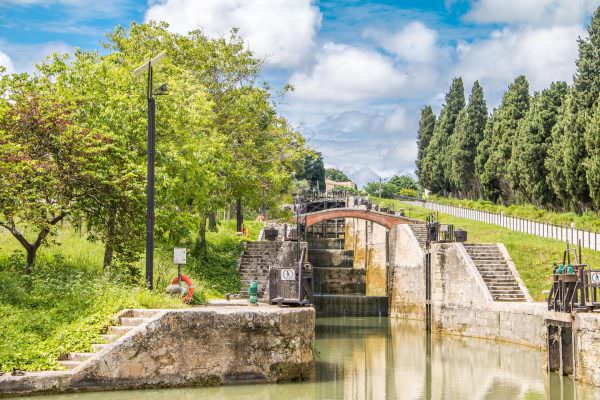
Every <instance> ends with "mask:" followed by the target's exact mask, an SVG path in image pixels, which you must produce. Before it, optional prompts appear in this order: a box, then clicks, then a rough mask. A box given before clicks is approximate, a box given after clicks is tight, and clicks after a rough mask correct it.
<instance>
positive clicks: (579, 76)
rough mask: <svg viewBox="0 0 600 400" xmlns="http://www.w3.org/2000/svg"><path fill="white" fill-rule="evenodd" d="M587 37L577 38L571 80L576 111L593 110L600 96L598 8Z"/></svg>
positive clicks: (599, 12) (599, 14) (599, 21)
mask: <svg viewBox="0 0 600 400" xmlns="http://www.w3.org/2000/svg"><path fill="white" fill-rule="evenodd" d="M587 30H588V37H587V38H579V40H578V44H579V57H578V59H577V60H576V61H575V64H576V65H577V72H576V73H575V77H574V79H573V87H574V89H575V106H576V109H577V110H588V111H591V110H593V109H594V105H595V104H596V102H597V101H598V96H599V95H600V7H598V8H596V11H595V12H594V15H593V16H592V19H591V21H590V25H589V26H588V29H587Z"/></svg>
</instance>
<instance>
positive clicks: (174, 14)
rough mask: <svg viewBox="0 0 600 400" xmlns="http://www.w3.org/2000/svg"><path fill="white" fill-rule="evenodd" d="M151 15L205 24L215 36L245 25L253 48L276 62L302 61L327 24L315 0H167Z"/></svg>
mask: <svg viewBox="0 0 600 400" xmlns="http://www.w3.org/2000/svg"><path fill="white" fill-rule="evenodd" d="M146 20H147V21H148V20H161V21H166V22H168V23H169V24H170V25H171V28H172V29H173V31H175V32H178V33H187V32H189V31H191V30H194V29H198V28H201V29H202V30H203V31H204V32H205V33H206V34H208V35H210V36H223V35H227V34H228V32H229V31H230V30H231V29H232V28H239V30H240V34H241V35H242V37H243V38H244V40H246V41H247V43H248V45H249V48H250V49H252V50H253V51H255V52H256V53H257V54H258V55H259V56H260V57H265V61H266V63H267V64H269V65H273V66H280V67H285V66H297V65H299V64H301V63H302V62H303V61H304V59H305V58H306V57H307V56H308V55H309V53H310V50H311V49H312V47H313V46H314V41H315V36H316V33H317V31H318V29H319V27H320V24H321V14H320V12H319V9H318V7H316V6H315V5H313V4H312V1H311V0H201V1H199V0H163V1H159V2H157V3H154V4H153V5H151V7H150V8H149V9H148V11H147V13H146Z"/></svg>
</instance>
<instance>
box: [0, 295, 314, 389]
mask: <svg viewBox="0 0 600 400" xmlns="http://www.w3.org/2000/svg"><path fill="white" fill-rule="evenodd" d="M314 326H315V311H314V309H313V308H310V307H305V308H279V307H273V306H260V307H250V306H245V307H244V306H239V307H223V306H221V307H210V306H209V307H198V308H193V309H184V310H164V311H162V312H160V313H158V314H157V315H156V316H155V317H154V318H152V319H151V320H150V321H149V322H147V323H145V324H144V325H140V326H138V327H136V329H134V330H132V331H130V332H129V333H127V334H125V335H124V336H123V337H121V338H120V339H119V340H117V341H116V342H113V343H110V344H109V345H108V346H106V347H105V348H104V349H103V350H102V351H100V352H98V353H97V354H96V355H94V357H93V358H91V359H89V360H88V361H87V362H86V363H85V364H83V365H81V366H80V367H77V368H75V369H73V370H70V371H58V372H47V373H37V374H26V375H25V376H14V377H13V376H2V377H0V396H2V395H4V396H7V395H17V394H20V395H23V394H31V393H43V392H46V393H47V392H64V391H79V390H107V389H127V388H145V387H166V386H171V387H172V386H191V385H219V384H228V383H244V382H282V381H289V380H299V379H305V378H310V377H312V375H313V373H314V365H313V344H314Z"/></svg>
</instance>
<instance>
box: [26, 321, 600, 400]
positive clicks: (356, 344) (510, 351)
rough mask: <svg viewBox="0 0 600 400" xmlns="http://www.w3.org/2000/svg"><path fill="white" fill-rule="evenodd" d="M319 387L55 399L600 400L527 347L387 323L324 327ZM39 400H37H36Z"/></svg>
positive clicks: (320, 334)
mask: <svg viewBox="0 0 600 400" xmlns="http://www.w3.org/2000/svg"><path fill="white" fill-rule="evenodd" d="M315 352H316V356H317V362H316V367H315V368H316V377H317V378H316V380H315V381H314V382H302V383H291V384H282V385H243V386H227V387H214V388H184V389H169V390H145V391H123V392H110V393H107V392H105V393H88V394H76V395H67V396H48V397H46V399H53V400H58V399H61V400H67V399H68V400H74V398H75V397H74V396H76V397H77V399H80V398H81V399H84V400H109V399H110V400H113V399H115V400H131V399H144V400H158V399H165V398H168V399H170V400H188V399H190V400H191V399H194V400H198V399H211V400H212V399H215V400H220V399H241V400H245V399H248V400H250V399H252V400H256V399H261V400H271V399H272V400H275V399H284V400H295V399H300V400H304V399H306V400H309V399H348V400H350V399H351V400H378V399H411V400H412V399H426V400H430V399H435V400H439V399H444V400H445V399H452V400H455V399H482V400H483V399H485V400H507V399H522V400H533V399H552V400H571V399H600V391H599V390H597V389H596V388H592V387H589V386H584V385H576V384H574V383H573V381H572V380H570V379H567V378H561V377H559V376H557V375H551V376H550V377H548V376H547V375H546V373H545V372H544V367H545V359H544V354H543V353H541V352H539V351H536V350H534V349H529V348H527V347H522V346H514V345H508V344H501V343H495V342H491V341H486V340H478V339H467V338H459V337H452V336H440V335H434V336H432V337H430V340H429V341H428V338H427V335H426V334H425V331H424V327H423V326H422V325H421V324H419V323H416V322H410V321H401V320H388V319H386V318H323V319H319V320H318V325H317V343H316V346H315ZM36 399H39V397H36Z"/></svg>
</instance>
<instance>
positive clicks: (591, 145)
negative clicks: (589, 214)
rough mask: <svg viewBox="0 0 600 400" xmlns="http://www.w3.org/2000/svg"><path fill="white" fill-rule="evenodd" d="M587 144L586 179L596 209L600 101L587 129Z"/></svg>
mask: <svg viewBox="0 0 600 400" xmlns="http://www.w3.org/2000/svg"><path fill="white" fill-rule="evenodd" d="M584 137H585V145H586V149H587V153H588V158H587V160H586V161H585V166H586V180H587V184H588V186H589V189H590V197H591V199H592V202H593V204H594V206H595V207H596V209H597V208H598V207H600V102H597V103H596V109H595V110H594V115H593V117H592V119H591V120H590V122H589V123H588V124H587V127H586V130H585V136H584Z"/></svg>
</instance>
